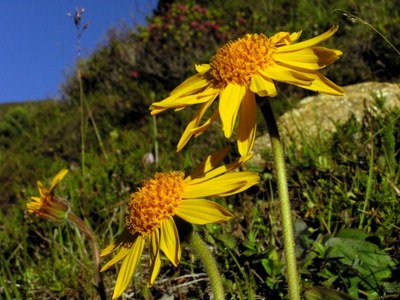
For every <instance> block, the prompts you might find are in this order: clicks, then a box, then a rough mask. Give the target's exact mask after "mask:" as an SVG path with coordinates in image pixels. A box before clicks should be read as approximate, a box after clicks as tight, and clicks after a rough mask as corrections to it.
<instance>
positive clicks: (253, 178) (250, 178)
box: [219, 172, 260, 197]
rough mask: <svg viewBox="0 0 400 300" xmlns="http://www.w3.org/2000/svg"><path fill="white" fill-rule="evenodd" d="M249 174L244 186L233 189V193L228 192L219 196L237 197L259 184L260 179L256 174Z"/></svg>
mask: <svg viewBox="0 0 400 300" xmlns="http://www.w3.org/2000/svg"><path fill="white" fill-rule="evenodd" d="M242 173H246V172H242ZM247 173H248V174H247V175H246V182H245V183H244V184H243V185H242V186H240V187H239V188H235V189H232V190H231V191H228V192H226V193H221V194H219V196H221V197H226V196H230V195H235V194H238V193H241V192H243V191H245V190H247V189H248V188H250V187H252V186H253V185H256V184H258V182H259V181H260V177H259V176H258V175H257V174H256V173H251V172H247ZM242 175H243V174H242ZM244 176H245V175H244Z"/></svg>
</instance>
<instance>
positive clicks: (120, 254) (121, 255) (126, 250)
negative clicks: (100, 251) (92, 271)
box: [100, 247, 131, 272]
mask: <svg viewBox="0 0 400 300" xmlns="http://www.w3.org/2000/svg"><path fill="white" fill-rule="evenodd" d="M130 251H131V248H130V247H129V248H125V247H121V250H120V251H119V252H118V253H117V255H115V256H114V257H113V258H112V259H111V260H110V261H109V262H107V263H106V264H105V265H104V266H103V267H102V268H101V270H100V272H104V271H106V270H108V269H109V268H110V267H111V266H113V265H115V264H116V263H117V262H119V261H120V260H122V259H124V258H125V256H127V255H128V253H129V252H130Z"/></svg>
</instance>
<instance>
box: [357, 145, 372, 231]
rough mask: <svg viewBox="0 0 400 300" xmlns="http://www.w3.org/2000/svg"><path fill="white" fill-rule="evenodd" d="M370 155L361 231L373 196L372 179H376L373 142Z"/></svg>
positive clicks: (359, 227) (359, 226)
mask: <svg viewBox="0 0 400 300" xmlns="http://www.w3.org/2000/svg"><path fill="white" fill-rule="evenodd" d="M370 155H371V157H370V159H369V172H368V179H367V190H366V192H365V199H364V205H363V209H362V211H361V217H360V224H359V225H358V229H360V230H361V229H363V225H364V224H363V223H364V217H365V212H366V211H367V208H368V203H369V198H370V196H371V190H372V179H373V177H374V156H375V154H374V141H373V140H372V142H371V154H370Z"/></svg>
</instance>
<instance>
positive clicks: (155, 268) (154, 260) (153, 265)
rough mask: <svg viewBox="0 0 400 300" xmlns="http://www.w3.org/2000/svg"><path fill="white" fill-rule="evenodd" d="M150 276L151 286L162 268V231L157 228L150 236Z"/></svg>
mask: <svg viewBox="0 0 400 300" xmlns="http://www.w3.org/2000/svg"><path fill="white" fill-rule="evenodd" d="M149 248H150V277H149V283H148V286H149V287H151V286H152V285H153V284H154V281H155V280H156V278H157V276H158V274H159V273H160V268H161V258H160V233H159V230H158V229H156V230H154V231H153V232H152V233H151V237H150V247H149Z"/></svg>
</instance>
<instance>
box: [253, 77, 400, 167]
mask: <svg viewBox="0 0 400 300" xmlns="http://www.w3.org/2000/svg"><path fill="white" fill-rule="evenodd" d="M344 90H345V95H344V96H330V95H323V94H318V95H316V96H311V97H307V98H304V99H303V100H301V101H300V103H299V104H298V106H297V107H296V108H294V109H291V110H290V111H288V112H286V113H285V114H283V115H282V116H281V117H280V118H279V120H278V126H279V130H280V133H281V136H282V139H283V140H284V141H285V142H286V143H288V142H296V141H299V139H304V138H306V139H312V138H315V137H316V136H317V135H321V134H323V135H327V134H329V133H332V132H334V131H335V130H336V125H337V124H341V123H344V122H346V121H347V120H348V119H349V118H350V117H351V115H354V116H355V118H356V119H357V120H361V119H362V118H363V116H364V113H365V111H366V109H367V110H376V109H377V108H376V100H377V99H381V100H384V101H383V107H384V109H388V110H390V109H393V108H395V107H400V84H399V83H382V82H365V83H360V84H354V85H349V86H346V87H344ZM296 144H298V145H300V143H296ZM269 145H270V143H269V141H268V135H267V134H266V135H263V136H261V137H259V138H258V139H257V140H256V142H255V145H254V158H253V160H252V162H250V163H252V164H255V165H261V164H262V163H263V162H262V159H261V153H262V151H263V150H265V147H269Z"/></svg>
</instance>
